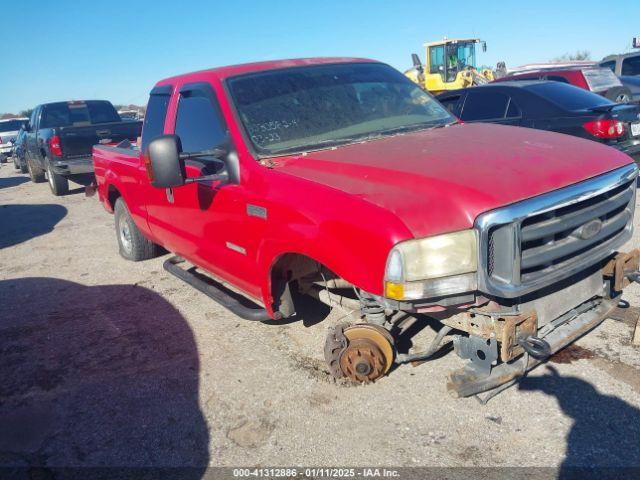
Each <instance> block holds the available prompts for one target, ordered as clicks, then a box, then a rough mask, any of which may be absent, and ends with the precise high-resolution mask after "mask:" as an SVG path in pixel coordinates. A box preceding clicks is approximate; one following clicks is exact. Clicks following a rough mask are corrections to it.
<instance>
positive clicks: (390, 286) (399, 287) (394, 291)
mask: <svg viewBox="0 0 640 480" xmlns="http://www.w3.org/2000/svg"><path fill="white" fill-rule="evenodd" d="M384 293H385V297H387V298H392V299H394V300H402V299H404V285H403V284H402V283H393V282H385V285H384Z"/></svg>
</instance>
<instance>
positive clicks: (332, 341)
mask: <svg viewBox="0 0 640 480" xmlns="http://www.w3.org/2000/svg"><path fill="white" fill-rule="evenodd" d="M325 358H326V360H327V363H328V364H329V368H330V370H331V373H332V374H333V375H334V376H335V377H338V378H340V377H347V378H349V379H350V380H353V381H356V382H365V383H368V382H373V381H375V380H377V379H378V378H380V377H381V376H383V375H384V374H386V373H387V372H388V371H389V369H390V368H391V365H392V364H393V358H394V345H393V337H392V336H391V334H389V332H388V331H387V330H385V329H384V328H383V327H380V326H378V325H370V324H358V325H351V326H347V325H338V326H337V327H336V328H335V329H332V330H331V331H330V332H329V336H328V338H327V344H326V345H325Z"/></svg>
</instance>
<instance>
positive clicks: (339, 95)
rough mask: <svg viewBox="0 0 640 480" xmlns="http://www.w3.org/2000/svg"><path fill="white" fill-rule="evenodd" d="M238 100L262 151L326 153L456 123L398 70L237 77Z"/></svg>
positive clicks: (346, 68)
mask: <svg viewBox="0 0 640 480" xmlns="http://www.w3.org/2000/svg"><path fill="white" fill-rule="evenodd" d="M228 86H229V91H230V93H231V97H232V99H233V101H234V103H235V106H236V109H237V111H238V114H239V115H240V119H241V121H242V123H243V125H244V127H245V129H246V131H247V133H248V136H249V138H250V140H251V143H252V144H253V146H254V147H255V149H256V151H257V152H258V153H259V154H263V155H277V154H282V153H291V152H300V151H306V150H311V149H319V148H326V147H329V146H333V145H339V144H344V143H350V142H354V141H359V140H366V139H370V138H373V137H378V136H384V135H391V134H396V133H402V132H408V131H412V130H418V129H423V128H431V127H437V126H442V125H446V124H449V123H453V122H455V121H456V119H455V118H454V117H452V116H451V115H450V114H449V112H448V111H447V110H445V108H444V107H442V106H441V105H440V104H439V103H438V102H437V101H436V100H434V99H433V97H431V96H430V95H429V94H427V93H425V92H424V91H423V90H421V89H420V88H419V87H418V86H417V85H416V84H414V83H413V82H411V81H410V80H409V79H407V78H406V77H405V76H404V75H402V74H401V73H400V72H398V71H396V70H394V69H393V68H391V67H389V66H387V65H383V64H378V63H362V64H360V63H358V64H355V63H349V64H339V65H321V66H312V67H300V68H291V69H283V70H274V71H268V72H261V73H256V74H249V75H243V76H239V77H235V78H232V79H230V80H229V82H228Z"/></svg>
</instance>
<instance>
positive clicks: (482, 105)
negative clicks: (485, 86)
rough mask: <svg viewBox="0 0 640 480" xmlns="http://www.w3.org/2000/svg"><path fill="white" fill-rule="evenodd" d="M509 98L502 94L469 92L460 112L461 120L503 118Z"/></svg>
mask: <svg viewBox="0 0 640 480" xmlns="http://www.w3.org/2000/svg"><path fill="white" fill-rule="evenodd" d="M507 103H509V97H507V96H506V95H505V94H503V93H499V92H490V91H484V92H482V93H480V92H469V93H468V94H467V99H466V100H465V102H464V107H463V110H462V120H467V121H473V120H490V119H498V118H504V115H505V112H506V111H507Z"/></svg>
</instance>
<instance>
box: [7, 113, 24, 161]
mask: <svg viewBox="0 0 640 480" xmlns="http://www.w3.org/2000/svg"><path fill="white" fill-rule="evenodd" d="M27 120H28V118H8V119H5V120H0V162H1V163H6V161H7V158H9V157H10V156H11V155H12V154H13V145H14V143H16V137H17V136H18V132H19V131H20V129H21V128H22V126H23V125H24V124H25V123H26V122H27Z"/></svg>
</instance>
